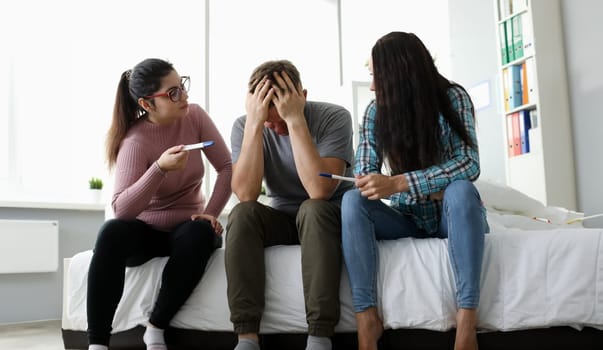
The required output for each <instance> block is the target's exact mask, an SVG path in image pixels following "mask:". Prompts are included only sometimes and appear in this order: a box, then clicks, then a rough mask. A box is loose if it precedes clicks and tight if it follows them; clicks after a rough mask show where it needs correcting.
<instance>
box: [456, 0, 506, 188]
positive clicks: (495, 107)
mask: <svg viewBox="0 0 603 350" xmlns="http://www.w3.org/2000/svg"><path fill="white" fill-rule="evenodd" d="M449 11H450V13H449V14H450V52H451V61H452V75H451V77H450V78H452V79H453V80H455V81H457V82H458V83H460V84H461V85H463V86H464V87H465V88H466V89H468V90H469V92H470V93H471V92H472V90H473V88H476V87H477V86H482V87H484V86H485V87H487V88H488V93H487V99H488V100H489V101H490V103H489V105H488V106H485V107H483V108H481V109H479V108H476V113H475V115H476V120H477V122H476V131H477V140H478V143H479V153H480V165H481V175H480V178H481V179H490V180H494V181H497V182H500V183H505V182H506V175H505V164H504V157H505V153H504V151H505V146H504V140H503V133H502V129H501V128H502V122H501V121H502V120H503V119H502V117H501V112H500V111H501V110H502V106H501V105H500V104H499V100H500V99H499V98H498V96H499V90H498V85H499V84H498V80H497V79H498V78H497V56H496V53H497V47H498V46H497V43H498V41H497V40H496V31H495V28H496V27H495V25H494V23H495V19H494V2H493V1H492V0H451V1H450V4H449ZM472 97H473V99H474V103H476V102H478V101H476V97H475V96H472Z"/></svg>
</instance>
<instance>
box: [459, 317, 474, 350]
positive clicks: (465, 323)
mask: <svg viewBox="0 0 603 350" xmlns="http://www.w3.org/2000/svg"><path fill="white" fill-rule="evenodd" d="M476 328H477V309H459V310H458V311H457V313H456V339H455V341H454V350H477V330H476Z"/></svg>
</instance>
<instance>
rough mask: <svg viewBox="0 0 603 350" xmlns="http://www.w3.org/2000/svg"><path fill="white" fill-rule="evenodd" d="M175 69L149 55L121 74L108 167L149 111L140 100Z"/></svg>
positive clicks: (110, 137)
mask: <svg viewBox="0 0 603 350" xmlns="http://www.w3.org/2000/svg"><path fill="white" fill-rule="evenodd" d="M173 70H174V66H173V65H172V64H171V63H169V62H167V61H164V60H161V59H157V58H149V59H146V60H144V61H142V62H140V63H138V64H137V65H136V66H135V67H134V68H133V69H130V70H127V71H125V72H123V73H122V74H121V77H120V79H119V84H118V85H117V93H116V94H115V105H114V107H113V119H112V121H111V127H110V128H109V132H108V133H107V141H106V148H107V150H106V152H107V162H108V165H109V169H111V168H113V166H114V165H115V162H116V161H117V153H118V152H119V147H120V145H121V142H122V141H123V139H124V138H125V137H126V134H127V133H128V130H129V129H130V128H131V127H132V125H134V124H135V123H136V122H137V121H138V120H140V119H141V118H144V117H146V116H147V111H145V110H144V109H142V107H140V105H139V104H138V99H139V98H142V97H144V96H149V95H152V94H153V93H155V92H157V91H158V90H159V88H160V87H161V78H163V77H165V76H166V75H168V74H170V73H171V72H172V71H173ZM150 103H153V101H150Z"/></svg>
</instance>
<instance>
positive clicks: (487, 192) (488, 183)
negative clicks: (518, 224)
mask: <svg viewBox="0 0 603 350" xmlns="http://www.w3.org/2000/svg"><path fill="white" fill-rule="evenodd" d="M474 184H475V187H477V190H478V191H479V193H480V195H481V197H482V201H483V202H484V206H485V207H486V209H491V210H495V211H498V212H502V213H507V214H517V215H524V216H537V217H540V216H542V215H544V214H545V213H546V210H545V206H544V204H542V202H540V201H538V200H536V199H534V198H532V197H530V196H528V195H527V194H525V193H522V192H520V191H518V190H516V189H514V188H511V187H509V186H507V185H504V184H501V183H497V182H494V181H492V180H481V179H478V180H477V181H475V182H474Z"/></svg>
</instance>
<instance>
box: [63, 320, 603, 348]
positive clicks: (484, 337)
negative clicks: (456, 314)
mask: <svg viewBox="0 0 603 350" xmlns="http://www.w3.org/2000/svg"><path fill="white" fill-rule="evenodd" d="M143 333H144V328H143V327H140V326H139V327H136V328H134V329H130V330H128V331H124V332H120V333H117V334H114V335H113V336H112V338H111V350H113V349H115V350H145V349H146V348H145V345H144V344H143V342H142V335H143ZM62 334H63V343H64V345H65V349H87V348H88V343H87V339H86V333H85V332H84V331H71V330H62ZM166 342H167V343H168V346H169V349H170V350H185V349H186V350H190V349H199V350H232V349H234V347H235V345H236V343H237V340H236V336H235V334H234V333H231V332H208V331H198V330H184V329H177V328H169V329H168V330H166ZM478 342H479V348H480V350H509V349H513V350H523V349H525V350H557V349H558V350H601V349H603V330H598V329H595V328H584V329H582V330H581V331H578V330H576V329H574V328H571V327H552V328H544V329H531V330H521V331H512V332H487V333H479V334H478ZM260 343H261V346H262V349H264V350H274V349H284V350H304V348H305V344H306V335H305V334H266V335H260ZM357 348H358V345H357V342H356V334H355V333H338V334H336V335H335V336H334V337H333V350H354V349H357ZM453 348H454V330H450V331H447V332H437V331H431V330H421V329H397V330H386V331H385V332H384V334H383V337H382V338H381V340H380V341H379V349H383V350H403V349H404V350H411V349H421V350H428V349H434V350H435V349H438V350H446V349H450V350H452V349H453Z"/></svg>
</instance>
